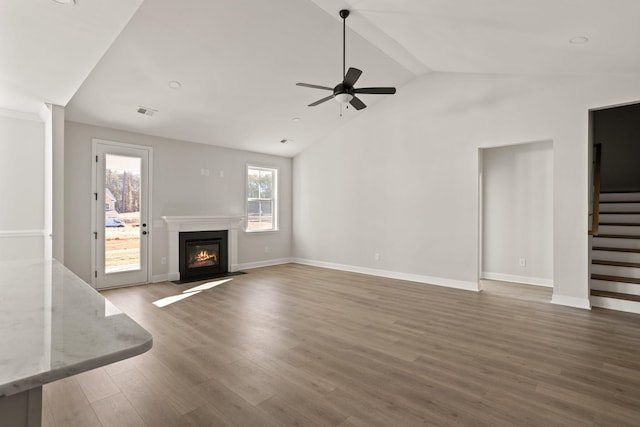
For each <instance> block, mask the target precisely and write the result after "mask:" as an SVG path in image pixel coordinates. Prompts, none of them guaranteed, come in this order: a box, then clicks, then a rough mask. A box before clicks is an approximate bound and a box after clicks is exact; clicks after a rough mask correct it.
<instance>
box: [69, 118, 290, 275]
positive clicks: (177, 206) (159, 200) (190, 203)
mask: <svg viewBox="0 0 640 427" xmlns="http://www.w3.org/2000/svg"><path fill="white" fill-rule="evenodd" d="M65 125H66V126H65V150H64V154H65V207H64V209H65V226H64V229H65V265H66V266H67V267H68V268H70V269H71V270H72V271H73V272H75V273H76V274H77V275H79V276H80V277H81V278H82V279H84V280H86V281H88V282H90V281H91V271H90V270H91V259H90V253H91V246H90V245H91V231H92V230H91V194H92V191H91V160H92V158H91V141H92V138H98V139H103V140H107V141H116V142H123V143H130V144H139V145H146V146H150V147H152V148H153V177H152V187H153V189H152V217H153V220H152V221H151V225H152V228H151V230H150V233H152V248H151V254H152V272H151V275H152V277H153V278H154V279H155V280H160V279H163V278H164V276H165V275H166V273H167V265H166V264H165V265H162V264H161V260H162V258H163V257H167V250H168V249H167V235H166V234H167V232H166V228H165V227H164V221H163V220H162V219H161V217H162V216H164V215H220V216H227V215H242V216H244V215H245V204H244V198H245V168H246V163H252V164H257V165H264V166H272V167H277V168H279V176H278V185H279V192H278V195H279V211H278V213H279V225H280V231H277V232H267V233H245V232H240V233H239V236H238V262H239V264H240V267H241V268H246V267H249V266H253V265H260V264H269V263H272V262H278V260H281V259H288V258H289V257H290V256H291V209H292V208H291V163H292V162H291V159H289V158H284V157H277V156H269V155H265V154H258V153H251V152H246V151H239V150H231V149H226V148H220V147H215V146H210V145H204V144H195V143H190V142H184V141H175V140H171V139H166V138H159V137H154V136H148V135H142V134H136V133H131V132H125V131H119V130H114V129H108V128H102V127H96V126H89V125H84V124H80V123H74V122H66V123H65ZM201 169H209V176H203V175H201ZM220 171H223V172H224V177H221V176H220ZM267 247H268V252H267V251H266V250H265V248H267Z"/></svg>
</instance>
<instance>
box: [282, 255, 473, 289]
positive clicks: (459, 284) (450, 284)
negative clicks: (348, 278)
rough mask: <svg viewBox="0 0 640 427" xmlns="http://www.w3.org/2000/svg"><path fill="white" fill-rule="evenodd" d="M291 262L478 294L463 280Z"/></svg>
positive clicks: (309, 262)
mask: <svg viewBox="0 0 640 427" xmlns="http://www.w3.org/2000/svg"><path fill="white" fill-rule="evenodd" d="M291 262H295V263H297V264H304V265H311V266H314V267H322V268H330V269H332V270H341V271H349V272H352V273H361V274H368V275H370V276H378V277H386V278H389V279H397V280H406V281H409V282H418V283H426V284H429V285H436V286H444V287H447V288H455V289H463V290H466V291H475V292H478V291H479V290H480V289H479V286H478V284H477V283H475V282H467V281H463V280H456V279H447V278H444V277H432V276H423V275H419V274H411V273H401V272H397V271H388V270H378V269H375V268H367V267H358V266H354V265H345V264H336V263H332V262H325V261H315V260H311V259H305V258H292V259H291Z"/></svg>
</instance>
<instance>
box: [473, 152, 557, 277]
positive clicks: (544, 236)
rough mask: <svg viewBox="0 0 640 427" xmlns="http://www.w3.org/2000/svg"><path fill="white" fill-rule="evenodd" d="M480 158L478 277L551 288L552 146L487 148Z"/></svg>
mask: <svg viewBox="0 0 640 427" xmlns="http://www.w3.org/2000/svg"><path fill="white" fill-rule="evenodd" d="M482 158H483V179H482V185H483V189H482V201H483V202H482V205H483V213H482V218H483V221H482V222H483V238H482V243H483V245H482V246H483V250H482V257H481V258H482V277H483V278H487V279H495V280H506V281H512V282H520V283H529V284H536V285H544V286H552V285H553V144H552V143H551V142H550V141H547V142H537V143H531V144H518V145H510V146H506V147H498V148H487V149H485V150H484V151H483V153H482ZM521 259H524V264H525V265H521V264H520V261H521Z"/></svg>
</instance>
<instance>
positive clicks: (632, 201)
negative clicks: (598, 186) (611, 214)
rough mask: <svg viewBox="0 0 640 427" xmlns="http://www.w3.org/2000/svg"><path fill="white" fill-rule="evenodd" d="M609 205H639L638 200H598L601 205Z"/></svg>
mask: <svg viewBox="0 0 640 427" xmlns="http://www.w3.org/2000/svg"><path fill="white" fill-rule="evenodd" d="M611 203H640V200H600V204H601V205H604V204H611Z"/></svg>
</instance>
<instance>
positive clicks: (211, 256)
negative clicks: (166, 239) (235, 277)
mask: <svg viewBox="0 0 640 427" xmlns="http://www.w3.org/2000/svg"><path fill="white" fill-rule="evenodd" d="M227 235H228V232H227V230H219V231H189V232H180V233H179V236H178V237H179V261H180V264H179V271H180V280H181V281H184V280H194V279H208V278H212V277H216V276H222V275H225V274H227V273H228V271H229V270H228V266H229V263H228V260H227V257H228V252H229V249H228V237H227Z"/></svg>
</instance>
